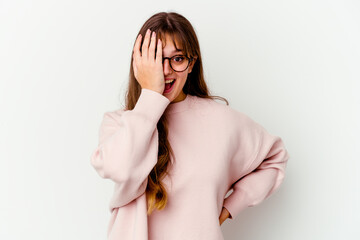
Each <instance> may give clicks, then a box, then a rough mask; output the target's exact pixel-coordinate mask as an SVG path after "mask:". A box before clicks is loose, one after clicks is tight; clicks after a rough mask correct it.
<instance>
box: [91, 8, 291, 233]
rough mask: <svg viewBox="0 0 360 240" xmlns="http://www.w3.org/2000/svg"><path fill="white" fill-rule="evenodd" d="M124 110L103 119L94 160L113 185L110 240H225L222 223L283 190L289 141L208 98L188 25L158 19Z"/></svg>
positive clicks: (142, 38)
mask: <svg viewBox="0 0 360 240" xmlns="http://www.w3.org/2000/svg"><path fill="white" fill-rule="evenodd" d="M215 98H220V99H223V100H224V101H225V102H226V105H225V104H222V103H219V102H216V101H215V100H214V99H215ZM125 102H126V107H125V108H120V109H118V110H115V111H110V112H106V113H105V114H104V116H103V121H102V123H101V126H100V130H99V145H98V147H97V148H96V149H95V151H94V152H93V154H92V156H91V164H92V166H93V167H94V168H95V169H96V171H97V172H98V173H99V175H100V176H101V177H102V178H106V179H111V180H112V181H113V182H114V183H115V186H114V194H113V197H112V199H111V202H110V206H109V210H110V212H111V219H110V222H109V227H108V231H107V237H108V239H121V240H127V239H132V240H133V239H137V240H145V239H150V240H180V239H182V240H183V239H184V240H203V239H206V240H221V239H223V235H222V232H221V228H220V225H221V224H222V223H223V222H224V221H225V219H227V218H230V219H234V218H235V217H236V216H237V215H238V214H239V213H240V212H241V211H242V210H243V209H244V208H246V207H251V206H254V205H257V204H259V203H260V202H262V201H263V200H264V199H265V198H267V197H269V196H270V195H271V194H272V193H274V192H275V191H276V190H277V189H278V188H279V185H280V184H281V183H282V181H283V178H284V171H285V167H286V163H287V160H288V158H289V154H288V152H287V150H286V149H285V147H284V144H283V141H282V139H281V138H280V137H278V136H274V135H271V134H269V133H268V132H267V131H266V130H265V129H264V128H263V127H262V126H261V125H259V124H258V123H256V122H255V121H253V120H252V119H251V118H249V117H248V116H246V115H245V114H244V113H241V112H239V111H236V110H234V109H232V108H231V107H229V106H228V105H229V104H228V101H227V100H226V99H224V98H221V97H218V96H210V94H209V90H208V88H207V86H206V83H205V80H204V76H203V68H202V59H201V54H200V47H199V43H198V39H197V37H196V34H195V31H194V29H193V27H192V25H191V24H190V22H189V21H188V20H187V19H186V18H185V17H183V16H182V15H180V14H178V13H175V12H160V13H157V14H155V15H153V16H152V17H150V18H149V19H148V20H147V21H146V22H145V23H144V25H143V26H142V28H141V29H140V32H139V34H138V36H137V38H136V41H135V44H134V48H133V55H132V61H131V65H130V77H129V85H128V91H127V95H126V100H125ZM229 190H232V193H231V194H230V195H229V196H228V197H227V198H225V195H226V194H227V193H228V192H229Z"/></svg>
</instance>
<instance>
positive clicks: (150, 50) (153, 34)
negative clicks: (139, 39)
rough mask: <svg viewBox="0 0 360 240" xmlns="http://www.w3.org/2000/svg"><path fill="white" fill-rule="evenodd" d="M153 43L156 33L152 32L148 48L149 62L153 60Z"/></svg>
mask: <svg viewBox="0 0 360 240" xmlns="http://www.w3.org/2000/svg"><path fill="white" fill-rule="evenodd" d="M155 41H156V33H155V32H152V34H151V42H150V47H149V59H150V60H154V59H155Z"/></svg>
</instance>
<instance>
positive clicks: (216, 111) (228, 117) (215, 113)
mask: <svg viewBox="0 0 360 240" xmlns="http://www.w3.org/2000/svg"><path fill="white" fill-rule="evenodd" d="M192 98H193V99H194V104H193V108H194V109H195V110H196V111H199V112H201V114H202V115H207V116H209V117H210V116H212V117H215V118H217V119H219V120H220V121H222V122H224V123H227V124H234V125H237V126H247V127H251V126H253V125H256V124H257V123H256V122H255V121H254V120H253V119H252V118H251V117H250V116H248V115H247V114H245V113H244V112H242V111H240V110H238V109H235V108H233V107H232V106H231V105H226V103H225V101H222V100H217V99H210V98H201V97H197V96H192Z"/></svg>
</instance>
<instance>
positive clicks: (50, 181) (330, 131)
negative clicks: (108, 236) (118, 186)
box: [0, 0, 360, 240]
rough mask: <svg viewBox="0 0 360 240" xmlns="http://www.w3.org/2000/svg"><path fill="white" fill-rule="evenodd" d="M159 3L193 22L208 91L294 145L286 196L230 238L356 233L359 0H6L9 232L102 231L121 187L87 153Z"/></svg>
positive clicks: (2, 219) (5, 221)
mask: <svg viewBox="0 0 360 240" xmlns="http://www.w3.org/2000/svg"><path fill="white" fill-rule="evenodd" d="M159 11H176V12H178V13H180V14H182V15H184V16H185V17H186V18H187V19H188V20H189V21H190V22H191V23H192V24H193V26H194V28H195V30H196V33H197V35H198V38H199V42H200V47H201V51H202V57H203V59H204V61H203V64H204V70H205V77H206V81H207V83H208V85H209V87H210V89H211V91H212V93H213V94H214V95H220V96H223V97H225V98H227V99H228V100H229V101H230V106H232V107H233V108H235V109H237V110H239V111H241V112H244V113H246V114H247V115H248V116H250V117H251V118H253V119H254V120H256V121H257V122H259V123H260V124H262V125H263V126H264V127H265V128H266V129H267V130H268V131H269V132H270V133H272V134H274V135H279V136H281V138H282V139H283V141H284V142H285V144H286V147H287V149H288V151H289V153H290V159H289V162H288V166H287V172H286V174H287V175H286V177H285V180H284V182H283V185H282V186H281V188H280V189H279V190H278V192H276V193H275V194H274V195H273V196H271V197H270V198H268V199H267V200H265V201H264V202H263V203H262V204H260V205H258V206H256V207H252V208H247V209H246V210H244V211H243V212H241V213H240V215H239V216H238V217H237V218H236V219H235V220H230V219H227V220H226V221H225V222H224V223H223V225H222V226H221V228H222V230H223V232H224V237H225V239H226V240H235V239H242V240H264V239H266V240H275V239H276V240H304V239H306V240H320V239H321V240H322V239H324V240H325V239H326V240H338V239H346V240H355V239H360V230H359V222H360V209H359V202H360V197H359V196H360V186H359V185H360V179H359V178H360V177H359V167H360V158H359V156H360V150H359V149H360V146H359V143H360V141H359V135H360V127H359V123H360V107H359V105H360V97H359V96H360V94H359V92H360V83H359V82H360V73H359V68H360V46H359V43H360V14H359V12H360V3H359V1H355V0H354V1H351V0H336V1H334V0H333V1H331V0H330V1H329V0H322V1H320V0H316V1H314V0H302V1H299V0H298V1H293V0H287V1H281V0H274V1H266V0H260V1H259V0H252V1H221V2H219V1H214V2H209V1H206V2H205V1H204V2H201V1H197V2H195V1H157V2H156V1H129V2H121V1H104V0H102V1H100V0H98V1H88V0H86V1H85V0H81V1H74V0H61V1H54V0H43V1H41V0H32V1H30V0H27V1H20V0H7V1H3V0H0V79H1V82H0V84H1V85H0V110H1V112H0V114H1V118H0V123H1V124H0V131H1V134H0V141H1V142H0V147H1V157H0V159H1V168H0V169H1V170H0V171H1V174H0V184H1V185H0V187H1V188H0V189H1V198H0V214H1V215H0V239H7V240H12V239H44V240H45V239H55V240H57V239H59V240H60V239H61V240H64V239H74V240H75V239H76V240H78V239H94V240H98V239H105V233H106V229H107V225H108V220H109V217H110V213H109V211H108V203H109V200H110V197H111V195H112V187H113V184H112V182H110V180H104V179H102V178H100V176H99V175H97V173H96V172H95V170H94V169H93V168H92V166H91V165H90V155H91V153H92V151H93V150H94V149H95V147H96V146H97V143H98V129H99V125H100V122H101V120H102V116H103V113H104V112H105V111H109V110H115V109H117V108H119V107H121V105H122V104H123V97H124V95H123V93H124V92H125V88H126V84H127V80H128V79H127V77H128V74H129V67H130V58H131V52H132V46H133V43H134V41H135V38H136V35H137V32H138V31H139V29H140V27H141V26H142V24H143V23H144V22H145V21H146V20H147V19H148V18H149V17H150V16H151V15H153V14H154V13H156V12H159ZM195 217H197V216H194V218H195Z"/></svg>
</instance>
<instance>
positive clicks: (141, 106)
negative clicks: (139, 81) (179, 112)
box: [91, 88, 170, 207]
mask: <svg viewBox="0 0 360 240" xmlns="http://www.w3.org/2000/svg"><path fill="white" fill-rule="evenodd" d="M169 103H170V101H169V100H168V98H166V97H165V96H163V95H162V94H160V93H158V92H155V91H152V90H150V89H144V88H143V89H142V90H141V94H140V97H139V99H138V101H137V103H136V105H135V107H134V109H132V110H127V111H124V110H122V109H120V110H117V111H114V112H106V113H104V116H103V120H102V122H101V125H100V129H99V144H98V146H97V148H96V149H95V151H93V153H92V155H91V165H92V166H93V167H94V168H95V170H96V171H97V173H98V174H99V175H100V176H101V177H102V178H105V179H111V180H112V181H113V182H115V194H116V195H117V196H116V199H117V202H116V205H117V206H118V207H120V206H123V205H126V204H128V203H129V202H131V201H132V200H134V199H135V198H137V197H139V196H140V195H141V194H143V193H144V192H145V189H146V185H147V178H148V175H149V173H150V171H151V170H152V168H153V167H154V166H155V164H156V163H157V160H158V130H157V122H158V121H159V119H160V117H161V116H162V114H163V113H164V111H165V109H166V107H167V106H168V104H169Z"/></svg>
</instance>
